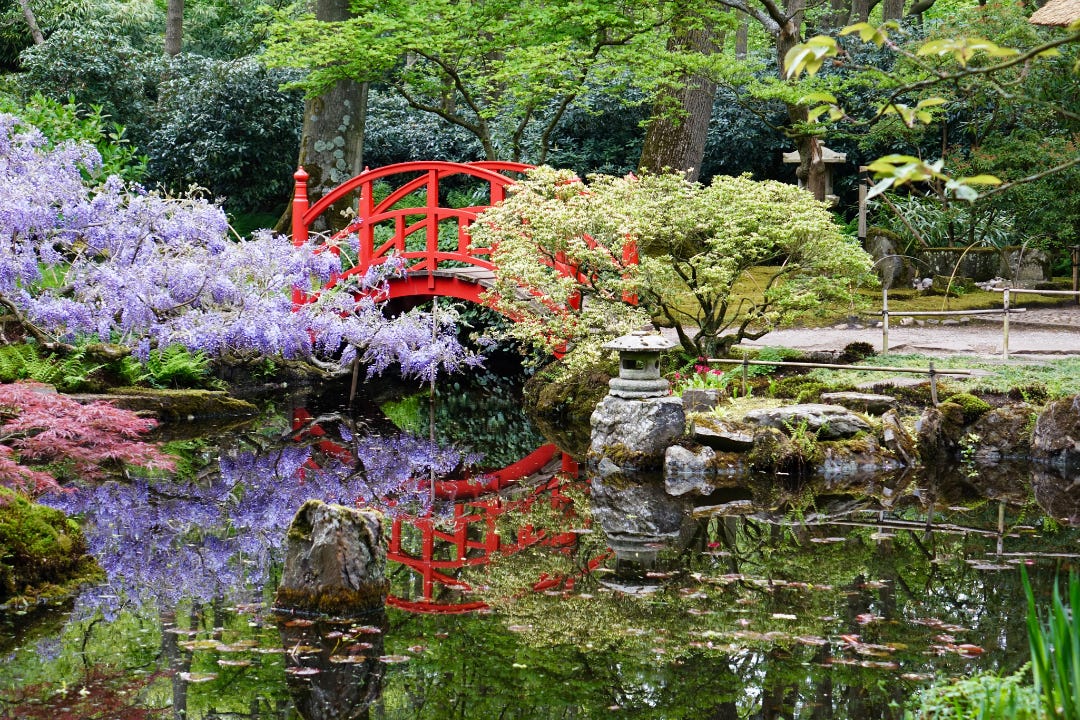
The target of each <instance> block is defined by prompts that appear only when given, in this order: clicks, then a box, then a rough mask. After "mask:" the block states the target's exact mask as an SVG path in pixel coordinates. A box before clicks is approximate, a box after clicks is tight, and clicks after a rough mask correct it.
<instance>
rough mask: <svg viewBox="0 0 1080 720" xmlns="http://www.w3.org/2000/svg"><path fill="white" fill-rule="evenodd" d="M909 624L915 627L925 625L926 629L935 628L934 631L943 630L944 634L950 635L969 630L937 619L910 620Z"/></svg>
mask: <svg viewBox="0 0 1080 720" xmlns="http://www.w3.org/2000/svg"><path fill="white" fill-rule="evenodd" d="M908 622H910V623H912V624H913V625H924V626H925V627H928V628H933V629H934V630H941V631H943V632H949V633H960V632H966V631H967V628H966V627H963V626H962V625H953V624H951V623H947V622H945V621H944V620H938V619H937V618H914V619H912V620H908Z"/></svg>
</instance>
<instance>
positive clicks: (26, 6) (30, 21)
mask: <svg viewBox="0 0 1080 720" xmlns="http://www.w3.org/2000/svg"><path fill="white" fill-rule="evenodd" d="M19 7H20V8H22V14H23V17H24V18H26V24H27V25H28V26H29V27H30V36H31V37H33V38H34V44H35V45H41V44H43V43H44V42H45V36H44V35H42V34H41V28H40V27H38V24H37V18H35V17H34V10H33V8H31V7H30V0H19Z"/></svg>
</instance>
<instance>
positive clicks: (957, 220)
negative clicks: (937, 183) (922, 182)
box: [873, 195, 1028, 248]
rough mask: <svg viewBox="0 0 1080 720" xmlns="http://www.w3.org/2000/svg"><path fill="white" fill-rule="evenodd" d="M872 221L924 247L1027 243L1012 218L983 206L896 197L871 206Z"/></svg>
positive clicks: (998, 210)
mask: <svg viewBox="0 0 1080 720" xmlns="http://www.w3.org/2000/svg"><path fill="white" fill-rule="evenodd" d="M873 207H874V208H876V209H877V210H878V212H876V213H875V215H874V217H875V220H876V221H877V222H878V223H881V224H882V225H883V226H884V227H885V229H887V230H889V231H891V232H893V233H896V234H897V235H899V236H901V237H904V238H911V237H912V235H914V240H915V241H916V242H917V243H918V244H919V245H921V246H923V247H955V246H957V245H960V246H968V245H974V246H983V247H986V246H989V247H996V248H1004V247H1006V246H1007V245H1020V244H1023V243H1024V242H1026V241H1027V239H1028V236H1027V234H1026V232H1024V231H1022V230H1019V229H1018V228H1017V226H1016V222H1015V217H1014V216H1012V215H1011V214H1006V213H1002V212H1001V211H1000V209H995V208H993V207H990V206H987V205H984V204H974V205H973V204H970V203H942V202H940V201H939V200H938V199H937V198H934V197H927V196H919V195H908V196H906V197H904V196H895V197H891V198H890V199H889V203H888V204H884V203H874V204H873Z"/></svg>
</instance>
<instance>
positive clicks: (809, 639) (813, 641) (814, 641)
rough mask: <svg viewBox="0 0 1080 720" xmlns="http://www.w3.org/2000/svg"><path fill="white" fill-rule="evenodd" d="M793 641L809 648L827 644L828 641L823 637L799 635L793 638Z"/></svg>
mask: <svg viewBox="0 0 1080 720" xmlns="http://www.w3.org/2000/svg"><path fill="white" fill-rule="evenodd" d="M795 641H796V642H797V643H799V644H800V645H810V646H811V647H819V646H822V645H828V644H829V641H828V640H826V639H825V638H823V637H818V636H816V635H800V636H798V637H796V638H795Z"/></svg>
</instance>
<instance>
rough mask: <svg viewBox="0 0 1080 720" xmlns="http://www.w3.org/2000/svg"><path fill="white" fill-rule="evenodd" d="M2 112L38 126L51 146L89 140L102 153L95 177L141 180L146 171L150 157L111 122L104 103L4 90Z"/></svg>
mask: <svg viewBox="0 0 1080 720" xmlns="http://www.w3.org/2000/svg"><path fill="white" fill-rule="evenodd" d="M0 112H6V113H11V114H12V115H15V116H17V117H18V118H19V120H20V121H22V122H23V123H24V124H26V125H29V126H32V127H36V128H37V129H38V130H40V131H41V132H42V134H43V135H44V136H45V137H46V138H48V140H49V143H50V146H55V145H56V144H58V143H61V142H63V141H65V140H74V141H75V142H79V143H89V144H91V145H93V146H94V147H95V148H97V151H98V153H100V154H101V161H102V165H101V169H100V170H99V171H98V172H97V175H96V176H95V177H94V178H93V179H103V178H105V177H108V176H110V175H119V176H120V177H122V178H124V179H125V180H130V181H133V182H138V181H139V180H142V178H143V175H144V174H145V173H146V157H145V156H139V155H137V154H136V150H135V147H134V146H133V145H132V144H131V142H130V140H129V139H128V137H127V131H126V130H125V129H124V128H123V127H121V126H120V125H118V124H116V123H112V122H109V121H108V120H107V119H106V117H105V115H104V114H103V111H102V107H101V106H100V105H91V106H90V107H89V108H85V107H82V106H80V105H78V104H76V103H75V102H74V100H71V99H68V100H67V101H66V102H61V101H59V100H54V99H52V98H49V97H45V96H44V95H42V94H41V93H40V92H35V93H34V94H33V95H31V96H30V97H29V98H27V99H26V101H25V102H20V101H19V100H17V99H16V98H14V97H12V96H9V95H3V94H0Z"/></svg>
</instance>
